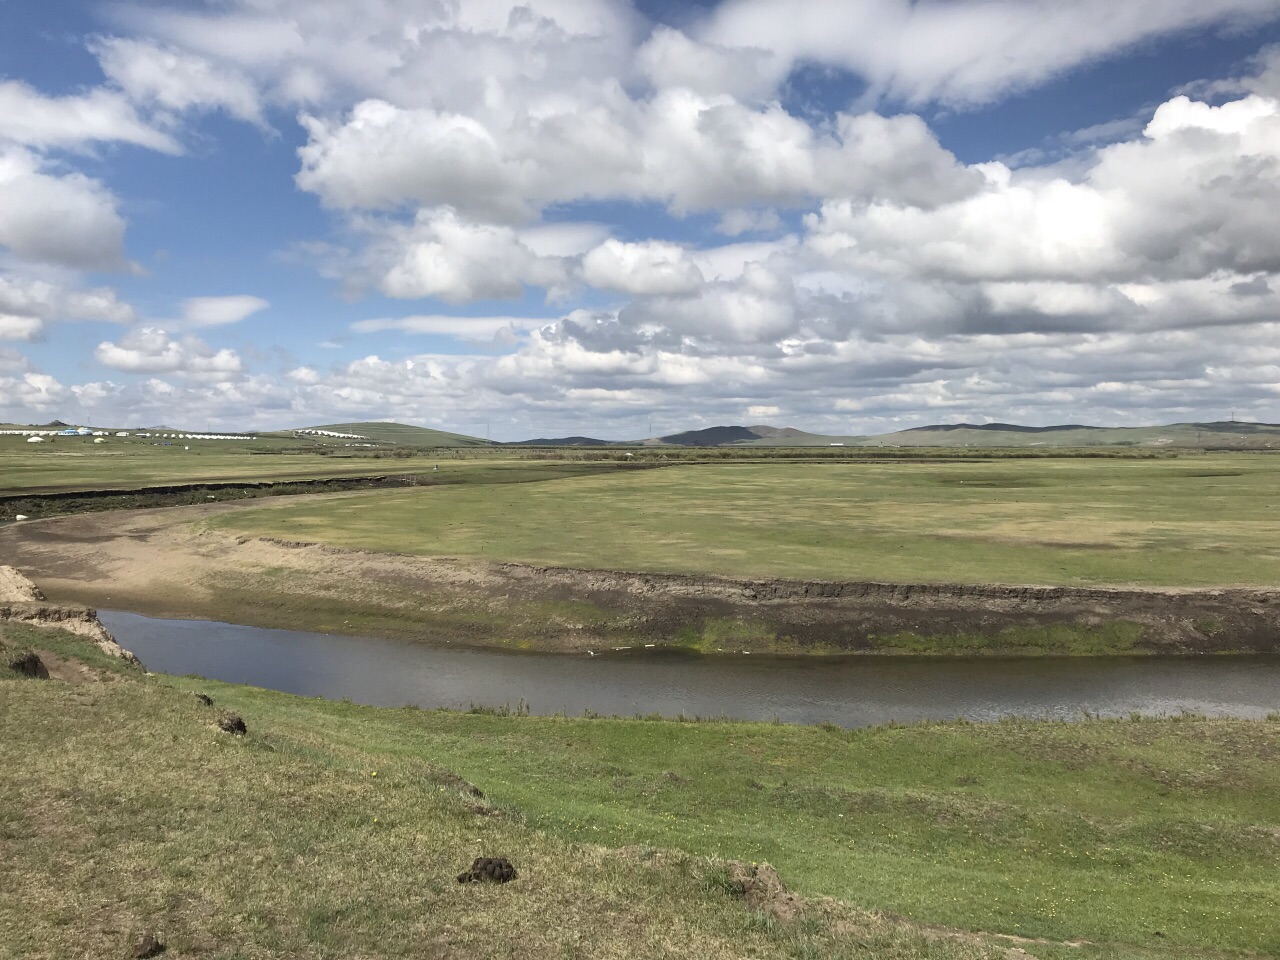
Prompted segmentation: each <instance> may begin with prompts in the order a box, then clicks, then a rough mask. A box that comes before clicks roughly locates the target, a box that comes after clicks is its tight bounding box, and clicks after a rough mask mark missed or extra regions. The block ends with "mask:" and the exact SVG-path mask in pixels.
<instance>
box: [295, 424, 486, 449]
mask: <svg viewBox="0 0 1280 960" xmlns="http://www.w3.org/2000/svg"><path fill="white" fill-rule="evenodd" d="M312 430H315V431H320V430H323V431H325V432H327V433H342V434H351V435H353V436H357V437H364V438H366V439H368V440H372V441H374V442H376V443H393V444H396V445H397V446H404V447H487V446H490V445H491V444H490V441H488V440H482V439H480V438H479V437H469V436H467V435H466V434H462V433H448V432H446V431H444V430H432V429H431V428H429V427H415V426H413V425H412V424H407V423H383V422H380V421H364V422H360V423H327V424H321V425H320V426H315V427H299V428H297V432H303V431H312ZM332 439H336V440H341V439H345V438H340V437H339V438H332Z"/></svg>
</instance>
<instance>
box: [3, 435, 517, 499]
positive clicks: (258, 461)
mask: <svg viewBox="0 0 1280 960" xmlns="http://www.w3.org/2000/svg"><path fill="white" fill-rule="evenodd" d="M184 446H189V447H190V448H191V449H190V450H185V449H183V447H184ZM285 449H286V448H285V447H284V446H283V444H282V443H275V444H273V443H271V442H270V441H261V442H258V441H254V442H253V443H244V444H236V443H234V442H229V443H228V444H227V445H225V446H224V445H215V444H214V443H212V442H209V443H205V444H200V443H199V442H195V441H193V442H191V443H188V444H180V443H175V444H174V445H173V446H170V447H157V446H151V445H150V444H146V443H142V442H138V443H126V442H125V441H123V440H122V441H120V442H119V443H118V444H111V443H108V444H103V445H99V446H95V445H93V443H92V442H91V441H85V440H82V439H59V440H58V441H56V442H55V443H51V444H44V445H42V446H37V445H35V444H32V445H30V446H28V445H27V444H26V443H25V442H22V440H21V438H13V437H0V496H14V495H18V494H34V493H52V492H65V491H72V490H129V489H135V488H137V487H147V486H158V485H164V484H177V483H199V482H202V481H244V482H254V483H256V482H266V481H272V480H311V479H318V478H323V477H359V476H383V475H399V474H416V473H425V472H429V471H430V470H431V468H432V467H434V466H436V465H437V464H440V465H444V464H450V465H452V468H453V469H455V470H456V469H469V468H474V467H475V466H476V465H477V464H485V463H499V462H501V463H509V464H511V465H518V463H519V461H518V460H516V459H515V458H514V457H508V458H506V459H502V458H500V457H498V456H494V455H487V454H486V453H485V452H483V451H470V450H468V451H461V450H458V451H454V450H441V451H438V452H427V453H421V452H412V453H411V454H410V455H409V456H401V455H387V456H380V457H378V456H368V455H359V454H352V453H346V454H343V453H329V454H324V453H320V452H311V451H308V450H306V449H305V448H304V449H296V448H287V449H288V452H283V451H284V450H285ZM318 449H320V448H317V451H318Z"/></svg>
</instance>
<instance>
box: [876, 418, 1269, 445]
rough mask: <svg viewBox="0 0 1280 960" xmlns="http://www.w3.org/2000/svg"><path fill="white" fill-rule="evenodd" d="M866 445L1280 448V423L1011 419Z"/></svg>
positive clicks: (918, 431) (908, 433)
mask: <svg viewBox="0 0 1280 960" xmlns="http://www.w3.org/2000/svg"><path fill="white" fill-rule="evenodd" d="M860 442H861V443H862V444H864V445H867V444H869V445H877V446H922V447H1093V446H1132V447H1145V448H1157V449H1158V448H1160V447H1198V448H1206V447H1207V448H1210V449H1213V448H1227V449H1230V448H1235V449H1270V448H1273V447H1276V448H1280V425H1276V424H1267V423H1239V422H1234V421H1222V422H1217V423H1174V424H1168V425H1166V426H1153V427H1090V426H1084V425H1081V424H1063V425H1059V426H1048V427H1024V426H1019V425H1017V424H1008V423H984V424H971V423H961V424H944V425H936V426H929V427H916V428H914V429H911V430H903V431H901V432H899V433H887V434H883V435H881V436H876V437H870V438H866V439H864V440H862V441H860Z"/></svg>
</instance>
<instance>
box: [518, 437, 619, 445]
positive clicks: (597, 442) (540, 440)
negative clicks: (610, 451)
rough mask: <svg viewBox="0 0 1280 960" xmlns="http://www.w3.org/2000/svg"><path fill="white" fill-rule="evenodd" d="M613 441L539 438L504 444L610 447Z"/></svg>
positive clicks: (588, 438)
mask: <svg viewBox="0 0 1280 960" xmlns="http://www.w3.org/2000/svg"><path fill="white" fill-rule="evenodd" d="M612 445H613V441H612V440H597V439H596V438H595V437H539V438H538V439H537V440H513V441H512V442H510V443H506V444H503V446H506V447H608V446H612Z"/></svg>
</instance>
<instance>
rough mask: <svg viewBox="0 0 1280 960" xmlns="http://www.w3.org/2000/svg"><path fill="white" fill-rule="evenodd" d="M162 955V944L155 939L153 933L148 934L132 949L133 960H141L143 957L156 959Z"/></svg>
mask: <svg viewBox="0 0 1280 960" xmlns="http://www.w3.org/2000/svg"><path fill="white" fill-rule="evenodd" d="M162 953H164V944H163V943H161V942H160V941H159V940H157V939H156V935H155V934H154V933H148V934H147V935H146V936H145V937H143V938H142V939H141V940H139V941H138V945H137V946H136V947H134V948H133V956H134V957H135V960H142V958H144V957H158V956H160V954H162Z"/></svg>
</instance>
